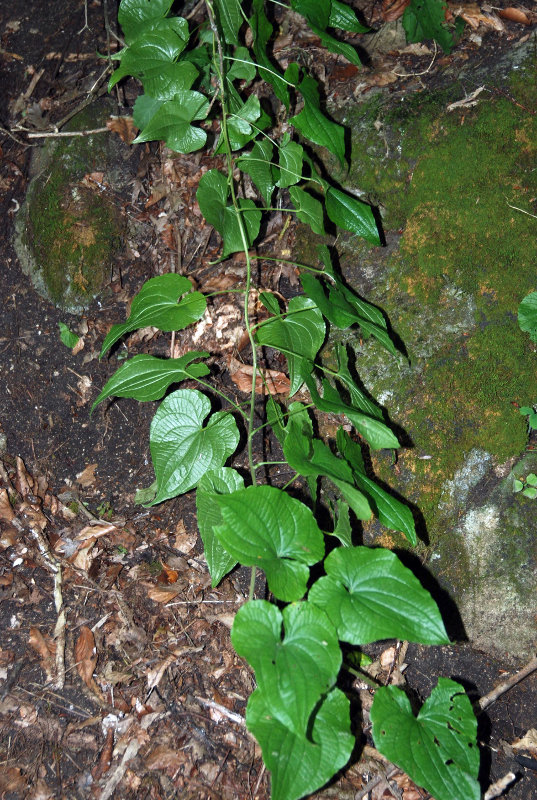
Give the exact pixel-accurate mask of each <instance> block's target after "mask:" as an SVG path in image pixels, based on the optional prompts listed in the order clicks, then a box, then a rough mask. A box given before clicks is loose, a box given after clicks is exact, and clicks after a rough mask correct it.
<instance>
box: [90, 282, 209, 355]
mask: <svg viewBox="0 0 537 800" xmlns="http://www.w3.org/2000/svg"><path fill="white" fill-rule="evenodd" d="M191 289H192V283H191V282H190V281H189V280H188V278H185V277H183V276H182V275H177V274H176V273H174V272H168V273H166V274H165V275H157V276H156V277H155V278H150V279H149V280H148V281H146V282H145V283H144V285H143V286H142V288H141V289H140V291H139V292H138V294H137V295H136V297H135V298H134V299H133V301H132V304H131V313H130V315H129V318H128V319H127V321H126V322H122V323H120V324H118V325H113V326H112V328H111V329H110V331H109V333H108V334H107V336H106V338H105V340H104V342H103V346H102V350H101V358H102V357H103V356H104V354H105V353H106V352H107V351H108V350H110V348H111V347H112V345H114V344H115V343H116V342H117V340H118V339H120V338H121V337H122V336H123V334H125V333H130V332H131V331H135V330H137V329H138V328H145V327H147V326H148V325H152V326H154V327H155V328H159V329H160V330H161V331H179V330H182V329H183V328H186V327H187V325H190V324H191V323H192V322H196V321H197V320H198V319H200V317H202V316H203V314H204V312H205V308H206V305H207V301H206V300H205V297H204V296H203V295H202V294H201V293H200V292H192V291H191Z"/></svg>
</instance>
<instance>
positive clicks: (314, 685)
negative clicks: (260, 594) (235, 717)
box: [231, 600, 341, 736]
mask: <svg viewBox="0 0 537 800" xmlns="http://www.w3.org/2000/svg"><path fill="white" fill-rule="evenodd" d="M282 625H283V628H284V638H283V642H282ZM231 641H232V642H233V647H234V648H235V650H236V651H237V653H238V654H239V655H240V656H242V657H243V658H245V659H246V660H247V661H248V663H249V664H250V666H251V667H253V669H254V671H255V679H256V683H257V686H258V687H259V689H260V690H261V691H262V692H263V694H264V695H265V697H266V699H267V703H268V705H269V706H270V711H271V714H272V715H273V716H274V717H276V719H278V720H279V721H280V722H281V723H282V725H285V726H286V727H287V728H288V729H289V730H290V731H293V733H295V734H297V735H299V736H300V735H303V734H304V733H305V732H306V730H307V727H308V721H309V718H310V716H311V713H312V711H313V710H314V708H315V706H316V704H317V703H318V701H319V700H320V698H321V696H322V695H324V694H326V692H328V691H329V689H331V688H332V687H333V686H334V684H335V682H336V678H337V675H338V672H339V669H340V667H341V650H340V647H339V642H338V639H337V635H336V631H335V628H334V626H333V625H332V623H331V622H330V620H329V619H328V617H327V616H326V614H325V613H324V611H322V610H321V609H320V608H317V607H316V606H313V605H311V603H293V604H292V605H289V606H287V607H286V608H284V609H283V612H281V611H279V610H278V608H276V607H275V606H274V605H272V604H271V603H268V602H267V601H266V600H254V601H251V602H249V603H246V605H244V606H242V608H240V609H239V611H238V613H237V615H236V617H235V621H234V623H233V630H232V632H231Z"/></svg>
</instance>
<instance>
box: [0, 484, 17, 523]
mask: <svg viewBox="0 0 537 800" xmlns="http://www.w3.org/2000/svg"><path fill="white" fill-rule="evenodd" d="M14 516H15V512H14V511H13V507H12V505H11V503H10V502H9V495H8V493H7V491H6V489H0V519H3V520H4V521H5V522H12V520H13V518H14Z"/></svg>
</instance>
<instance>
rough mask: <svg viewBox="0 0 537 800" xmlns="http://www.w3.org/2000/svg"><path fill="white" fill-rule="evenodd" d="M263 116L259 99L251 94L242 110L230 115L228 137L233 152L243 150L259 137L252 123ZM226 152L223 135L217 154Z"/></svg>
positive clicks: (241, 107) (238, 109)
mask: <svg viewBox="0 0 537 800" xmlns="http://www.w3.org/2000/svg"><path fill="white" fill-rule="evenodd" d="M260 115H261V106H260V104H259V98H258V97H257V95H255V94H251V95H250V97H249V98H248V100H247V101H246V102H245V103H243V104H242V105H241V106H240V108H237V110H236V111H235V112H233V114H230V115H229V117H228V120H227V135H228V140H229V145H230V147H231V149H232V150H242V148H243V147H245V146H246V145H247V144H248V142H251V141H252V139H254V138H255V137H256V136H257V130H256V128H253V127H252V126H251V125H250V123H251V122H255V121H256V120H258V119H259V117H260ZM221 152H225V139H224V136H223V135H222V136H221V137H220V140H219V142H218V146H217V148H216V150H215V153H221Z"/></svg>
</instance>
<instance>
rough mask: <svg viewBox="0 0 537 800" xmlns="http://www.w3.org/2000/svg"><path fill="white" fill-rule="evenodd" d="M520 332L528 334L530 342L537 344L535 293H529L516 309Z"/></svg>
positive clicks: (536, 304) (536, 294)
mask: <svg viewBox="0 0 537 800" xmlns="http://www.w3.org/2000/svg"><path fill="white" fill-rule="evenodd" d="M518 324H519V325H520V330H522V331H525V332H526V333H529V335H530V338H531V340H532V342H537V292H530V294H528V295H526V297H525V298H524V299H523V300H522V302H521V303H520V305H519V307H518Z"/></svg>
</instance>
